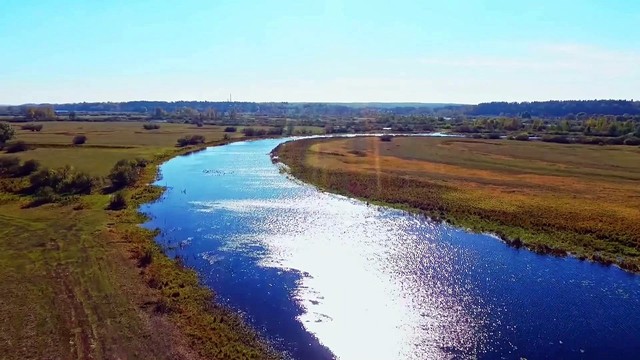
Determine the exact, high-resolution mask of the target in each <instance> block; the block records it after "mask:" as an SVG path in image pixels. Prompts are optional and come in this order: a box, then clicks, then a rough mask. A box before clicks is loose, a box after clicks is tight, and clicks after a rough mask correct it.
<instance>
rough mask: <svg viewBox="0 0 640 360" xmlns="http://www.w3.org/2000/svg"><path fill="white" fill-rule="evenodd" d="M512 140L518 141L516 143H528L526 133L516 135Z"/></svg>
mask: <svg viewBox="0 0 640 360" xmlns="http://www.w3.org/2000/svg"><path fill="white" fill-rule="evenodd" d="M514 140H518V141H529V134H527V133H520V134H518V135H516V136H515V137H514Z"/></svg>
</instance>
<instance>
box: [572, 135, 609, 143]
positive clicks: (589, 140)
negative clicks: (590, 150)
mask: <svg viewBox="0 0 640 360" xmlns="http://www.w3.org/2000/svg"><path fill="white" fill-rule="evenodd" d="M576 142H577V143H578V144H587V145H599V144H602V143H603V141H602V139H600V138H597V137H594V136H579V137H577V138H576Z"/></svg>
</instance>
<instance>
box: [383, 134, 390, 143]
mask: <svg viewBox="0 0 640 360" xmlns="http://www.w3.org/2000/svg"><path fill="white" fill-rule="evenodd" d="M391 140H393V135H388V134H385V135H382V136H380V141H386V142H389V141H391Z"/></svg>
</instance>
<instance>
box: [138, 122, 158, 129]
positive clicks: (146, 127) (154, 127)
mask: <svg viewBox="0 0 640 360" xmlns="http://www.w3.org/2000/svg"><path fill="white" fill-rule="evenodd" d="M142 128H143V129H145V130H157V129H160V125H158V124H154V123H147V124H143V125H142Z"/></svg>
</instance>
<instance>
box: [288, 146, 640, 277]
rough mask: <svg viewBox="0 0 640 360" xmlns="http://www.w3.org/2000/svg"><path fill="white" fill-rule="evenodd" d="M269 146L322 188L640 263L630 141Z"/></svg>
mask: <svg viewBox="0 0 640 360" xmlns="http://www.w3.org/2000/svg"><path fill="white" fill-rule="evenodd" d="M277 154H278V155H279V157H280V159H281V160H282V161H283V162H284V163H285V164H287V165H289V167H290V169H291V173H292V174H293V175H294V176H296V177H298V178H300V179H302V180H303V181H306V182H309V183H312V184H315V185H317V186H318V187H320V188H322V189H326V190H329V191H333V192H337V193H341V194H346V195H350V196H355V197H359V198H363V199H368V200H372V201H376V202H383V203H389V204H392V205H395V206H400V207H405V208H410V209H416V210H418V211H421V212H424V213H425V214H427V215H428V216H431V217H433V218H435V219H442V220H446V221H448V222H451V223H453V224H456V225H460V226H463V227H468V228H470V229H472V230H475V231H486V232H493V233H496V234H498V235H500V236H501V237H502V238H503V239H504V240H505V241H507V242H509V243H511V244H513V245H514V246H526V247H528V248H531V249H533V250H535V251H538V252H542V253H552V254H557V255H564V254H566V253H567V252H570V253H572V254H575V255H576V256H578V257H579V258H584V259H592V260H595V261H598V262H602V263H614V264H618V265H620V266H621V267H623V268H626V269H629V270H632V271H640V188H638V186H637V184H638V182H639V181H640V149H638V148H637V147H613V146H611V147H610V146H589V145H563V144H551V143H542V142H517V141H507V140H472V139H447V138H410V137H396V138H393V139H392V141H390V142H382V141H380V140H379V139H378V138H351V139H329V140H326V139H325V140H318V139H315V140H302V141H296V142H291V143H287V144H285V145H283V146H281V147H280V148H279V149H278V150H277Z"/></svg>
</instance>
